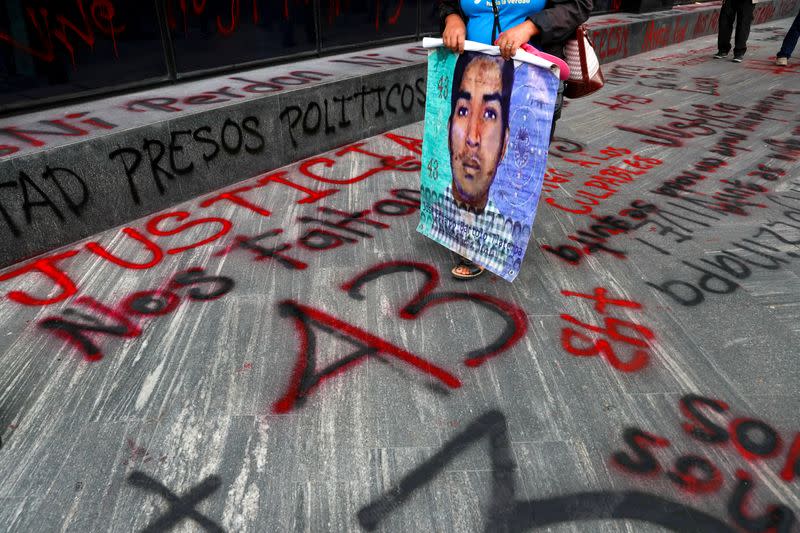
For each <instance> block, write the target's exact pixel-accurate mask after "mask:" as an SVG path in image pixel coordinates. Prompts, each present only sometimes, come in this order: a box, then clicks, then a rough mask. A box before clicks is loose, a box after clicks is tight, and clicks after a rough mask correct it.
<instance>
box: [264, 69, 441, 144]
mask: <svg viewBox="0 0 800 533" xmlns="http://www.w3.org/2000/svg"><path fill="white" fill-rule="evenodd" d="M425 90H426V89H425V78H423V77H419V78H417V79H416V81H415V82H414V85H413V86H412V85H411V84H410V83H404V84H400V83H395V84H393V85H390V86H385V85H381V86H378V87H367V86H366V85H362V86H361V89H360V90H358V91H355V92H354V93H352V94H350V95H347V94H342V95H339V96H334V97H332V98H331V99H330V100H329V99H328V98H323V99H322V101H321V102H318V101H315V100H312V101H310V102H308V103H307V104H305V106H302V105H297V104H293V105H289V106H286V107H285V108H284V109H283V110H282V111H281V112H280V115H278V119H279V120H280V121H281V122H283V121H284V120H285V121H286V125H287V127H288V133H289V139H290V140H291V141H292V146H293V147H297V146H298V142H297V134H298V132H299V131H302V133H303V135H305V136H313V135H317V134H319V133H320V132H322V133H324V134H325V135H332V134H334V133H336V130H337V128H338V129H344V128H348V127H350V126H351V125H352V123H353V122H352V120H351V119H352V118H354V115H356V114H357V113H358V110H359V109H360V116H361V120H362V121H366V120H369V119H372V118H380V117H382V116H384V115H385V114H387V113H391V114H394V115H397V114H399V113H401V112H402V113H411V112H412V111H413V110H414V107H415V106H419V107H421V108H424V107H425ZM362 123H363V122H362ZM364 124H365V123H364Z"/></svg>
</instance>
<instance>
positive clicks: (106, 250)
mask: <svg viewBox="0 0 800 533" xmlns="http://www.w3.org/2000/svg"><path fill="white" fill-rule="evenodd" d="M789 22H790V19H784V20H781V21H778V22H770V23H769V24H768V25H761V26H757V27H754V28H753V33H752V34H751V40H750V43H751V44H750V46H749V51H748V54H747V58H746V60H745V62H744V63H742V64H734V63H732V62H730V61H726V60H713V59H711V55H712V54H713V53H714V51H715V49H716V46H715V39H714V38H713V37H706V38H702V39H698V40H694V41H688V42H686V43H683V44H680V45H675V46H671V47H667V48H662V49H658V50H655V51H652V52H648V53H646V54H641V55H638V56H635V57H633V58H628V59H623V60H620V61H617V62H614V63H609V64H607V65H604V70H605V73H606V76H607V80H608V85H607V87H606V88H605V89H604V90H603V91H602V92H601V93H599V94H597V95H596V96H593V97H589V98H586V99H583V100H575V101H572V102H569V104H568V105H567V107H566V109H565V112H564V118H563V119H562V121H561V122H560V123H559V125H558V130H557V135H558V139H557V140H556V142H555V143H554V144H553V146H552V148H551V152H550V159H549V165H548V166H549V167H550V171H549V172H548V177H547V179H546V182H545V183H546V186H545V192H544V194H543V198H542V201H541V202H540V206H539V214H538V216H537V219H536V224H535V226H534V230H533V237H532V241H531V244H530V247H529V251H528V255H527V257H526V260H525V263H524V265H523V269H522V272H521V273H520V275H519V277H518V278H517V280H516V281H515V282H514V283H513V284H509V283H506V282H504V281H502V280H499V279H497V278H495V277H492V276H490V275H486V276H484V277H482V278H480V279H478V280H476V281H474V282H470V283H464V282H457V281H454V280H452V279H450V277H449V273H448V272H449V268H450V266H451V264H452V258H451V256H450V254H449V253H448V252H447V251H445V250H444V249H442V248H441V247H439V246H438V245H435V244H434V243H432V242H430V241H428V240H426V239H425V238H423V237H421V236H419V235H418V234H417V233H416V232H415V227H416V223H417V221H418V214H417V212H416V204H415V202H416V199H417V198H418V193H417V192H416V189H418V186H419V181H418V180H419V178H418V176H419V174H418V170H419V150H420V144H419V141H418V139H420V138H421V137H422V124H421V123H415V124H412V125H410V126H406V127H403V128H401V129H399V130H394V131H392V132H391V133H390V134H387V135H379V136H377V137H372V138H369V139H365V140H363V142H357V143H355V144H348V145H346V146H344V147H343V148H340V149H337V150H334V151H332V152H324V153H320V154H318V155H313V156H311V157H309V158H306V159H303V160H302V161H300V162H298V163H295V164H292V165H290V166H288V167H285V168H282V169H279V170H277V171H271V172H267V173H265V174H262V175H258V176H254V177H253V178H251V179H249V180H245V181H243V182H240V183H237V184H235V185H233V186H230V187H227V188H226V189H223V190H220V191H216V192H214V193H209V194H206V195H203V196H200V197H197V198H193V199H191V200H189V201H186V202H184V203H181V204H177V205H174V206H172V207H170V208H169V209H167V210H165V211H161V212H158V213H154V214H151V215H148V216H147V217H145V218H141V219H137V220H134V221H132V222H129V223H127V224H126V225H125V226H120V227H116V228H113V229H110V230H108V231H104V232H102V233H98V234H95V235H92V236H91V237H89V238H87V239H84V240H82V241H78V242H75V243H72V244H70V245H69V246H67V247H65V248H60V249H57V250H54V251H52V252H49V253H48V254H46V255H45V256H41V257H39V258H38V259H36V260H35V261H28V262H23V263H17V264H15V265H12V266H10V267H8V268H6V269H4V270H2V271H0V282H2V289H3V292H4V295H5V299H4V300H3V301H2V302H0V318H1V319H2V320H1V321H0V323H1V324H2V327H1V329H0V358H2V361H3V362H4V365H3V370H2V371H0V422H2V426H0V427H2V428H3V429H2V440H3V446H2V449H0V471H1V472H3V473H4V480H5V481H4V483H3V484H2V487H0V499H2V502H3V504H2V506H0V524H2V529H4V530H9V531H52V530H64V531H132V530H140V529H146V528H148V527H149V528H150V530H166V529H170V528H172V527H174V528H175V530H183V531H195V530H199V529H201V528H205V529H206V530H211V531H214V530H219V529H218V528H223V529H225V530H230V531H363V530H372V529H378V530H382V531H428V530H432V531H478V530H481V529H487V530H489V531H500V530H514V531H520V530H528V529H537V528H541V529H543V530H548V531H603V532H616V531H637V532H639V531H667V530H672V531H741V530H744V531H767V530H770V529H772V530H774V531H797V530H798V528H799V527H800V526H798V521H797V520H798V519H797V515H798V512H800V488H798V487H800V480H798V476H800V463H799V462H798V461H800V436H799V435H800V433H798V432H799V431H800V416H799V415H798V412H800V393H798V386H797V383H798V379H800V366H799V365H798V364H797V355H798V347H799V346H800V326H798V317H799V316H800V173H798V164H797V160H798V158H800V120H799V119H800V116H799V115H798V111H797V107H798V103H799V102H800V61H792V62H790V64H789V66H788V67H783V68H782V67H775V66H773V65H772V60H773V59H774V54H775V52H776V51H777V48H778V46H779V44H780V41H779V40H780V39H781V38H782V36H783V32H785V30H786V28H787V27H788V24H789ZM33 209H49V207H47V206H38V207H34V208H33ZM770 506H772V507H770ZM547 528H549V529H547Z"/></svg>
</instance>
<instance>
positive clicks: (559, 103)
mask: <svg viewBox="0 0 800 533" xmlns="http://www.w3.org/2000/svg"><path fill="white" fill-rule="evenodd" d="M563 105H564V82H563V81H559V82H558V94H557V95H556V107H555V109H554V110H553V124H552V125H551V126H550V142H553V136H554V135H555V134H556V122H558V119H560V118H561V108H562V107H563Z"/></svg>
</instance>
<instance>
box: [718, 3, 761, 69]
mask: <svg viewBox="0 0 800 533" xmlns="http://www.w3.org/2000/svg"><path fill="white" fill-rule="evenodd" d="M754 7H755V4H753V3H752V2H751V0H724V1H723V2H722V9H720V11H719V35H718V36H717V49H718V50H719V51H720V52H722V53H723V54H727V53H728V52H730V51H731V34H732V33H733V21H734V19H736V40H735V42H734V46H733V55H734V56H743V55H744V53H745V52H747V38H748V37H749V36H750V23H752V22H753V8H754Z"/></svg>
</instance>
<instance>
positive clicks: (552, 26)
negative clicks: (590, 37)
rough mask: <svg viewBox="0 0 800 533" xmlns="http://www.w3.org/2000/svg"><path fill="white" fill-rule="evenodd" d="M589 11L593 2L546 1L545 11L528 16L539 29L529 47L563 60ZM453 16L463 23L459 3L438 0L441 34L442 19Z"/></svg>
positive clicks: (571, 0)
mask: <svg viewBox="0 0 800 533" xmlns="http://www.w3.org/2000/svg"><path fill="white" fill-rule="evenodd" d="M591 11H592V0H547V3H546V4H545V6H544V9H542V10H541V11H539V12H538V13H536V14H535V15H532V16H530V17H528V18H529V19H530V20H531V21H532V22H533V23H534V24H536V26H537V27H538V28H539V33H538V34H537V35H536V36H535V37H534V38H533V39H531V44H532V45H533V46H535V47H536V48H538V49H539V50H542V51H543V52H547V53H548V54H553V55H555V56H558V57H561V58H563V57H564V43H565V42H567V41H568V40H569V39H571V38H572V37H574V36H575V29H576V28H577V27H578V26H580V25H581V24H583V23H584V22H586V19H588V18H589V13H591ZM454 13H455V14H456V15H459V16H460V17H461V18H462V19H463V20H464V23H465V24H466V22H467V17H466V15H464V12H463V11H462V10H461V2H460V1H459V0H439V17H440V24H441V30H442V31H444V20H445V18H447V16H448V15H452V14H454ZM503 29H504V30H505V29H508V28H503Z"/></svg>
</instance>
